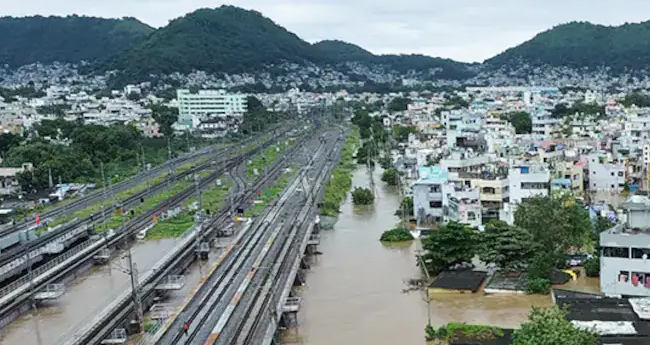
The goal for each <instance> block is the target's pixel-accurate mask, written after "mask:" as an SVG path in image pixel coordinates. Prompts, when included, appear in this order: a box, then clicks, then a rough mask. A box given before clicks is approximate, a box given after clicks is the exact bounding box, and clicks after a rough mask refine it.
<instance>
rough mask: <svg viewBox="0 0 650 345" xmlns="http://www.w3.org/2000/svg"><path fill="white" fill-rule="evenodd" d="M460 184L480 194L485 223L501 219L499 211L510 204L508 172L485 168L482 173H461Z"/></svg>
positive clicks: (458, 179) (459, 175) (458, 178)
mask: <svg viewBox="0 0 650 345" xmlns="http://www.w3.org/2000/svg"><path fill="white" fill-rule="evenodd" d="M455 180H457V181H458V183H460V184H462V185H463V186H468V187H471V188H474V189H476V190H477V191H478V192H479V201H480V206H481V214H482V216H481V218H482V222H483V223H487V222H489V221H490V220H495V219H499V210H501V208H502V207H503V205H504V204H505V203H508V202H510V185H509V182H508V174H507V170H506V171H503V169H496V168H484V171H482V172H480V173H466V172H464V173H459V174H458V177H457V179H455Z"/></svg>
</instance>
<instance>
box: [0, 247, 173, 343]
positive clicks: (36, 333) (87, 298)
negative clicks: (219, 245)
mask: <svg viewBox="0 0 650 345" xmlns="http://www.w3.org/2000/svg"><path fill="white" fill-rule="evenodd" d="M176 241H177V239H165V240H160V241H146V242H138V243H136V244H135V245H134V246H133V248H132V251H131V252H132V256H133V260H134V262H135V263H136V265H137V267H138V271H139V272H140V275H143V274H144V272H146V271H147V270H150V269H151V268H152V267H153V266H154V264H155V263H156V262H157V261H158V260H160V258H162V257H163V256H164V255H165V254H166V253H167V252H168V251H169V250H171V249H172V248H173V247H174V245H175V243H176ZM113 257H114V259H113V260H112V262H111V264H110V265H105V266H95V267H93V268H91V269H90V270H88V271H87V272H85V273H84V274H83V275H82V277H80V278H78V279H76V280H75V281H74V282H72V284H71V285H68V286H67V287H66V289H67V291H66V293H65V294H64V295H63V296H61V297H60V298H59V299H58V300H56V301H53V302H49V303H47V304H45V305H42V306H39V309H38V314H37V315H36V316H32V313H31V312H28V313H27V314H25V315H24V316H23V317H21V318H19V319H18V320H16V321H14V322H13V323H12V324H11V325H9V326H7V327H6V328H5V329H3V330H2V331H1V332H2V334H1V335H0V343H2V344H3V345H25V344H30V345H31V344H34V345H53V344H58V343H59V342H60V341H63V340H64V339H66V338H67V336H69V335H70V334H71V333H73V332H74V331H75V330H76V329H77V328H78V327H80V325H82V324H83V323H84V322H87V321H88V320H91V319H92V318H93V317H94V316H95V315H97V314H98V313H99V312H100V311H101V310H102V309H103V308H104V307H105V306H106V305H107V304H108V303H109V302H110V301H112V300H113V299H115V297H117V296H119V295H120V294H121V293H123V292H124V291H125V290H126V289H128V288H130V283H129V279H130V278H129V275H128V274H126V273H124V272H125V271H126V268H127V267H128V265H127V263H126V260H125V259H124V258H123V257H124V253H121V255H113Z"/></svg>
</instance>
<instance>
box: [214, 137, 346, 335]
mask: <svg viewBox="0 0 650 345" xmlns="http://www.w3.org/2000/svg"><path fill="white" fill-rule="evenodd" d="M328 151H329V153H330V154H331V153H332V152H336V151H337V149H334V150H331V149H330V150H328ZM314 162H315V161H314V160H312V162H311V164H310V166H309V167H307V169H305V171H304V174H305V176H307V175H310V174H311V173H313V174H314V175H312V176H313V177H312V176H309V177H310V179H311V178H313V180H314V183H313V184H312V185H311V186H309V187H308V189H309V190H308V191H307V193H305V195H301V197H303V198H304V199H302V200H301V203H300V204H301V207H300V208H299V212H298V213H297V216H296V217H295V218H294V222H293V224H292V226H291V227H290V228H289V229H288V231H283V232H282V234H281V238H280V240H279V241H277V243H276V245H275V247H273V248H272V249H271V251H270V253H269V254H268V255H266V257H264V258H263V259H262V260H261V261H260V263H261V266H258V267H254V268H253V271H252V272H253V273H252V274H251V276H250V280H249V281H247V282H245V283H244V284H242V285H240V287H239V288H238V290H239V291H240V292H241V297H240V298H237V299H233V300H232V301H231V304H230V305H229V308H231V310H232V312H231V313H226V314H225V316H222V319H221V324H217V325H216V326H215V327H214V328H213V329H212V332H211V335H210V337H208V339H207V340H206V341H205V344H206V345H208V344H229V345H235V344H253V343H255V341H254V340H259V339H260V338H257V332H258V331H259V330H261V329H263V328H264V327H262V326H263V325H266V323H264V322H263V321H264V320H266V321H268V322H277V320H273V321H272V320H271V318H270V317H269V318H266V317H265V316H266V315H267V314H269V313H268V311H269V310H270V309H271V307H272V306H273V305H277V304H278V303H280V302H281V299H280V296H281V292H282V289H280V288H279V287H280V286H282V285H283V283H284V280H286V279H282V277H283V276H284V277H285V278H288V275H289V271H290V269H291V263H293V261H294V259H295V257H296V256H297V255H300V254H301V253H299V248H300V245H299V244H300V241H302V240H303V238H304V237H305V234H306V231H307V226H306V225H307V224H309V223H310V222H311V219H313V217H314V216H315V214H316V210H317V207H316V197H317V195H318V192H319V191H320V190H321V189H322V188H324V187H323V186H324V183H323V182H324V180H325V179H326V178H327V176H328V175H329V171H330V169H331V167H332V165H333V164H332V162H330V161H329V159H328V160H322V161H320V162H319V163H318V165H317V166H315V167H314V166H311V165H312V164H313V163H314ZM299 197H300V196H299ZM260 267H261V268H264V269H260ZM274 302H275V303H274ZM269 316H270V314H269Z"/></svg>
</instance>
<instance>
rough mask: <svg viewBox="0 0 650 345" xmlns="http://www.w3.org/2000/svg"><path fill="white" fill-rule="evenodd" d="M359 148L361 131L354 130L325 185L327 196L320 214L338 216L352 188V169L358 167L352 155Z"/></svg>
mask: <svg viewBox="0 0 650 345" xmlns="http://www.w3.org/2000/svg"><path fill="white" fill-rule="evenodd" d="M358 148H359V131H358V130H354V131H352V132H351V133H350V134H349V135H348V137H347V139H346V140H345V145H344V146H343V149H342V150H341V159H340V161H339V163H338V164H337V166H336V168H334V171H333V172H332V176H331V177H330V180H329V181H328V182H327V186H326V187H325V198H324V200H323V206H322V207H321V210H320V214H321V215H324V216H330V217H337V216H338V215H339V212H340V211H339V208H340V206H341V203H342V202H343V200H345V197H346V196H347V195H348V192H349V191H350V188H352V171H354V169H355V168H356V165H355V164H354V158H353V157H352V156H353V155H354V153H355V152H356V150H357V149H358Z"/></svg>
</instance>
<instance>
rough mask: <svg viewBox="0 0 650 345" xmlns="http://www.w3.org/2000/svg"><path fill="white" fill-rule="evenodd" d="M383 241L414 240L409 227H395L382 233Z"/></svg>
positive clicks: (381, 239)
mask: <svg viewBox="0 0 650 345" xmlns="http://www.w3.org/2000/svg"><path fill="white" fill-rule="evenodd" d="M379 240H380V241H382V242H404V241H411V240H413V235H411V232H410V231H409V230H408V229H405V228H395V229H390V230H386V231H384V232H383V233H382V234H381V237H380V238H379Z"/></svg>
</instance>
